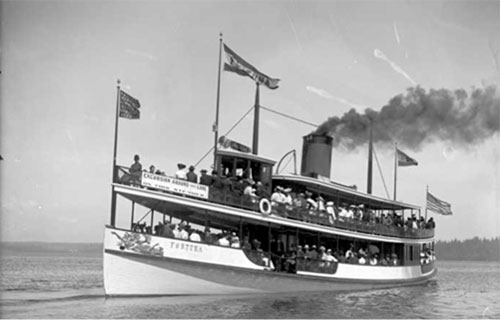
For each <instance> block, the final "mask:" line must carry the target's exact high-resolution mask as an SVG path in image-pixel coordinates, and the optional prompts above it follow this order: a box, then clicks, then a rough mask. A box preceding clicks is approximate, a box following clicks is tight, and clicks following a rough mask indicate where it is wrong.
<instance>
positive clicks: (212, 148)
mask: <svg viewBox="0 0 500 321" xmlns="http://www.w3.org/2000/svg"><path fill="white" fill-rule="evenodd" d="M253 108H254V106H252V107H250V109H249V110H248V111H247V112H246V113H245V114H244V115H243V116H242V117H241V118H240V119H239V120H238V121H237V122H236V124H234V125H233V127H231V128H230V129H229V130H228V131H227V132H226V133H225V134H224V135H223V136H227V135H229V133H231V132H232V131H233V129H234V128H235V127H236V126H238V125H239V124H240V123H241V121H242V120H243V119H244V118H245V117H246V116H247V115H248V114H249V113H250V112H251V111H252V109H253ZM214 148H215V147H214V146H212V147H211V148H210V149H209V150H208V152H206V153H205V155H203V156H202V157H201V159H200V160H199V161H198V162H197V163H196V164H195V165H194V167H196V166H198V164H200V163H201V162H202V161H203V160H204V159H205V157H207V156H208V154H210V153H211V152H212V151H213V150H214Z"/></svg>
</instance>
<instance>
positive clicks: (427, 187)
mask: <svg viewBox="0 0 500 321" xmlns="http://www.w3.org/2000/svg"><path fill="white" fill-rule="evenodd" d="M427 195H429V185H427V186H426V192H425V221H426V222H427Z"/></svg>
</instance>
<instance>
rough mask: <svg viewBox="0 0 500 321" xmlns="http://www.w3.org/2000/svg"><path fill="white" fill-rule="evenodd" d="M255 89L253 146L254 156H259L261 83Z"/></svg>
mask: <svg viewBox="0 0 500 321" xmlns="http://www.w3.org/2000/svg"><path fill="white" fill-rule="evenodd" d="M255 84H256V86H257V87H256V89H255V106H254V116H253V144H252V154H254V155H257V154H258V153H259V113H260V106H259V100H260V97H259V96H260V95H259V83H258V82H256V83H255Z"/></svg>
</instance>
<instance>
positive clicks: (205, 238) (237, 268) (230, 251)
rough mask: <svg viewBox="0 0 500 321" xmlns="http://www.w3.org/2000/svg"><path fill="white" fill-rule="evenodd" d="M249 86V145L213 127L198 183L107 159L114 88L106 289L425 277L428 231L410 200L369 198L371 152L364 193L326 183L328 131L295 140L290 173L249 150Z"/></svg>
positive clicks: (181, 290)
mask: <svg viewBox="0 0 500 321" xmlns="http://www.w3.org/2000/svg"><path fill="white" fill-rule="evenodd" d="M221 44H222V41H221ZM237 58H238V59H241V58H240V57H237ZM240 61H241V60H240ZM243 62H244V61H243ZM219 65H220V59H219ZM264 76H265V75H264ZM219 77H220V68H219ZM219 79H220V78H219ZM260 84H262V82H260V83H259V82H257V92H256V103H255V107H254V108H255V117H254V142H253V146H252V147H253V148H252V149H250V148H246V147H245V146H242V145H241V144H238V143H236V142H233V141H231V140H229V139H227V138H224V137H222V138H218V137H217V132H216V138H215V146H214V147H215V150H214V163H213V171H212V173H211V175H207V174H205V173H203V176H202V177H201V178H200V181H198V180H196V181H188V180H186V179H184V178H182V177H179V176H177V177H174V176H173V175H172V176H169V175H165V174H163V173H154V172H148V171H136V169H135V170H134V168H133V167H134V166H132V167H130V168H128V167H125V166H120V165H118V164H116V135H117V134H116V133H117V124H118V114H120V116H122V117H127V118H133V117H134V115H133V113H132V114H131V113H123V111H122V108H123V107H124V106H125V107H127V106H128V107H130V106H133V105H134V104H136V103H137V101H135V102H134V99H133V98H131V97H130V96H127V95H126V94H125V93H124V92H123V91H121V90H120V87H119V86H118V95H117V118H116V123H115V155H114V162H113V181H112V197H111V217H110V223H109V224H108V225H106V227H105V233H104V254H103V255H104V269H103V271H104V287H105V293H106V295H107V296H145V295H200V294H236V293H238V294H240V293H241V294H243V293H271V292H291V291H296V292H299V291H350V290H365V289H377V288H388V287H398V286H410V285H417V284H422V283H425V282H427V281H428V280H429V279H430V278H432V277H433V276H434V275H435V274H436V273H437V269H436V268H435V257H434V255H433V251H434V227H433V226H429V225H427V224H425V223H426V222H425V220H424V219H423V217H422V216H421V208H420V207H419V206H416V205H412V204H407V203H404V202H399V201H396V200H390V199H386V198H382V197H379V196H375V195H372V194H371V187H370V186H371V157H369V160H370V161H369V184H368V186H369V190H368V191H367V193H364V192H361V191H358V189H357V188H356V187H355V186H347V185H343V184H340V183H338V182H335V181H332V180H331V179H330V171H331V167H332V164H331V159H332V157H331V156H332V142H333V139H335V137H330V136H325V135H316V134H309V135H306V136H304V137H303V147H302V158H301V168H300V172H297V171H294V172H293V173H289V174H279V171H278V170H277V169H278V167H279V166H280V163H281V161H280V163H278V164H276V162H275V161H274V160H272V159H269V158H266V157H263V156H261V155H259V154H258V152H257V150H258V107H259V103H258V100H259V85H260ZM264 84H265V83H264ZM136 107H138V106H136ZM217 109H218V108H217ZM256 129H257V130H256ZM369 146H372V145H371V143H370V145H369ZM225 147H227V148H225ZM370 155H371V153H370ZM285 156H287V155H285ZM288 156H289V155H288ZM282 160H283V159H282ZM118 199H120V201H121V202H128V203H129V204H130V211H123V210H118V209H117V205H116V203H117V200H118ZM117 217H120V219H119V220H117ZM117 221H120V222H121V223H122V225H120V224H117ZM124 222H125V223H124ZM407 222H410V223H412V224H413V225H412V224H410V225H408V224H406V223H407ZM155 224H156V226H155Z"/></svg>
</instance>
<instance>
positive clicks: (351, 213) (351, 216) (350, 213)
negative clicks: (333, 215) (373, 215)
mask: <svg viewBox="0 0 500 321" xmlns="http://www.w3.org/2000/svg"><path fill="white" fill-rule="evenodd" d="M346 218H347V219H349V220H352V219H354V205H349V209H348V210H347V217H346Z"/></svg>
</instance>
